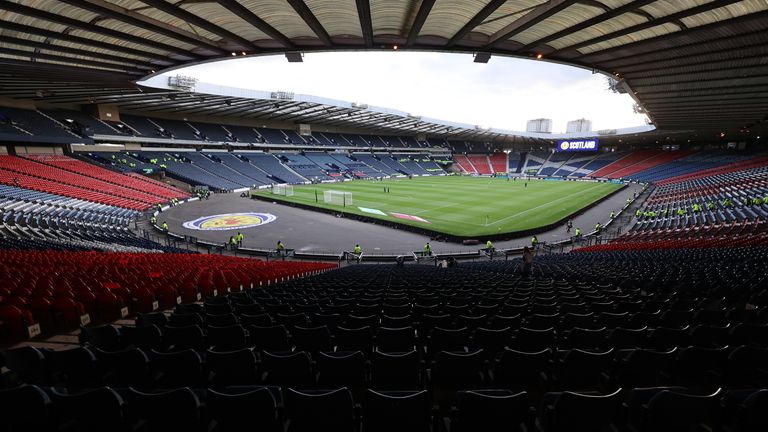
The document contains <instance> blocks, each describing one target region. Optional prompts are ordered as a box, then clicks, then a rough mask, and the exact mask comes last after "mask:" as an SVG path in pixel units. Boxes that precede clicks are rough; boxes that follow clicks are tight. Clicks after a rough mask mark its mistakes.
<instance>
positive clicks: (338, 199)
mask: <svg viewBox="0 0 768 432" xmlns="http://www.w3.org/2000/svg"><path fill="white" fill-rule="evenodd" d="M323 200H324V201H325V203H326V204H335V205H340V206H348V205H352V192H342V191H335V190H327V191H325V192H323Z"/></svg>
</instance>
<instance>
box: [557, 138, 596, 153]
mask: <svg viewBox="0 0 768 432" xmlns="http://www.w3.org/2000/svg"><path fill="white" fill-rule="evenodd" d="M557 151H559V152H573V151H597V140H596V139H588V140H563V141H558V142H557Z"/></svg>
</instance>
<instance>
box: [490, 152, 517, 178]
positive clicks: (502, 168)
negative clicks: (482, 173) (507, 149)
mask: <svg viewBox="0 0 768 432" xmlns="http://www.w3.org/2000/svg"><path fill="white" fill-rule="evenodd" d="M508 157H510V158H512V159H514V158H515V157H518V158H519V157H520V156H519V155H518V154H517V153H510V154H509V155H508V154H507V153H504V152H501V153H494V154H492V155H491V156H489V157H488V160H490V162H491V171H493V172H494V173H507V172H509V168H508V162H507V159H508Z"/></svg>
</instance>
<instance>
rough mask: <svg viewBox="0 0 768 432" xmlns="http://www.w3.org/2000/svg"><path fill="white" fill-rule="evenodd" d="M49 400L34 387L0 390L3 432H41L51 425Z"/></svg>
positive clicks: (51, 426)
mask: <svg viewBox="0 0 768 432" xmlns="http://www.w3.org/2000/svg"><path fill="white" fill-rule="evenodd" d="M52 411H53V407H52V406H51V399H50V398H49V397H48V395H47V394H46V393H45V392H44V391H43V390H41V389H40V387H37V386H34V385H28V384H23V385H21V386H18V387H11V388H3V389H0V418H2V419H3V425H2V426H0V430H1V431H3V432H21V431H30V432H43V431H49V430H51V429H52V428H53V427H54V426H53V425H52V422H53V419H52Z"/></svg>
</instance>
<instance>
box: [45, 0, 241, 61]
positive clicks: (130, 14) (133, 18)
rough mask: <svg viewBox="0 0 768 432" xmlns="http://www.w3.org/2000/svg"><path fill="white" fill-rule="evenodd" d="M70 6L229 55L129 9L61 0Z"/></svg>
mask: <svg viewBox="0 0 768 432" xmlns="http://www.w3.org/2000/svg"><path fill="white" fill-rule="evenodd" d="M60 1H62V2H64V3H67V4H69V5H72V6H75V7H78V8H80V9H84V10H89V11H91V12H94V13H97V14H99V15H102V16H105V17H108V18H112V19H115V20H118V21H122V22H124V23H127V24H131V25H133V26H136V27H138V28H140V29H146V30H150V31H153V32H155V33H159V34H162V35H165V36H168V37H171V38H173V39H176V40H178V41H182V42H185V43H188V44H191V45H193V46H204V47H205V48H208V49H210V50H212V51H213V52H216V53H219V54H229V53H228V52H227V51H226V50H224V49H222V48H221V47H220V46H218V45H216V44H215V43H213V42H212V41H210V40H208V39H206V38H203V37H200V36H197V35H194V34H191V33H188V32H186V31H184V30H181V29H178V28H176V27H173V26H170V25H168V24H165V23H162V22H154V21H155V20H153V19H151V18H149V17H146V16H144V15H142V14H140V13H138V12H134V11H131V10H128V9H124V8H121V7H119V6H117V5H113V4H111V3H107V2H105V1H103V0H60Z"/></svg>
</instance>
